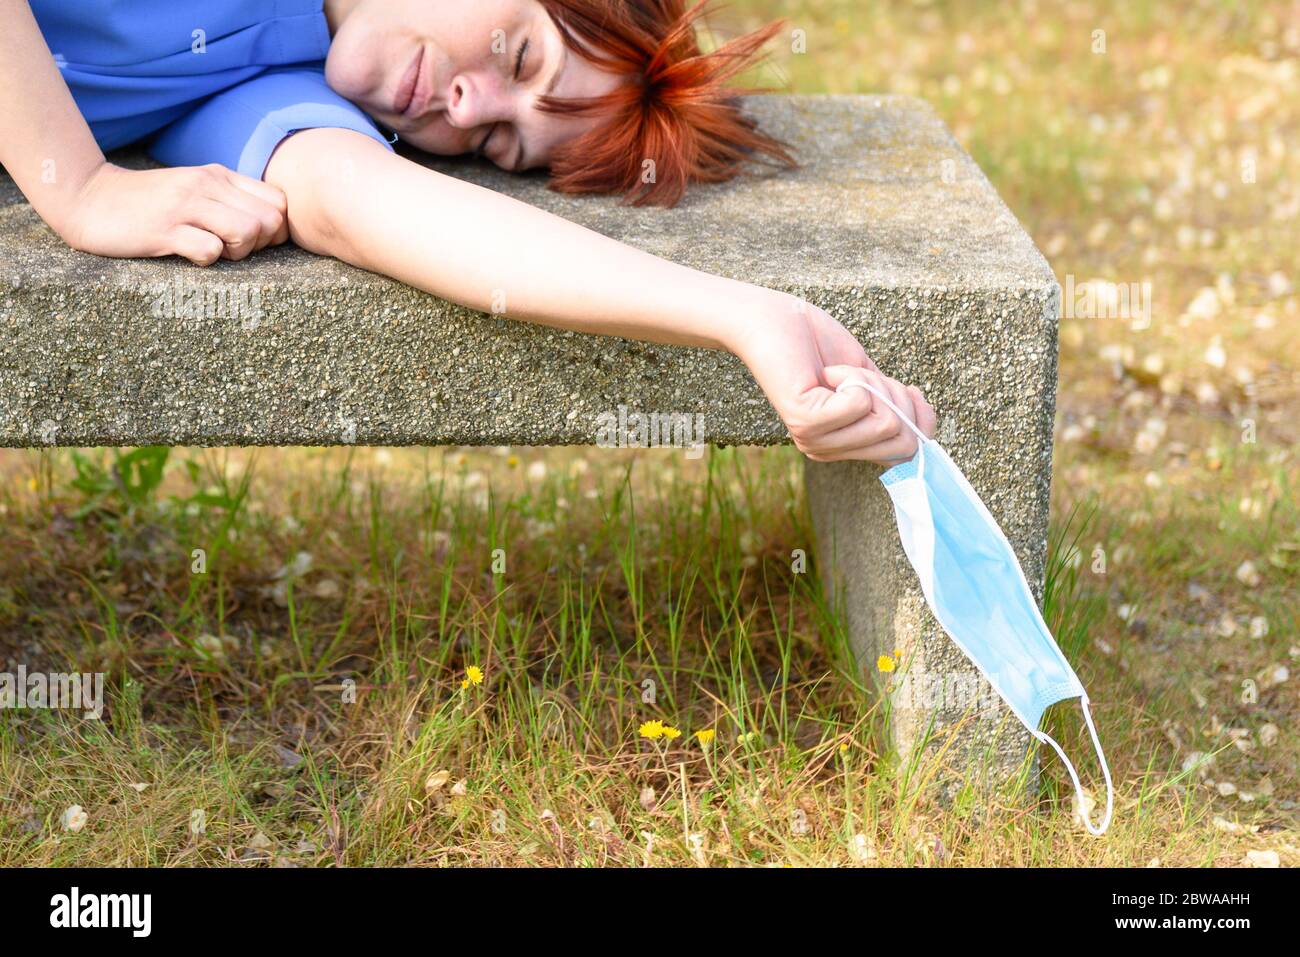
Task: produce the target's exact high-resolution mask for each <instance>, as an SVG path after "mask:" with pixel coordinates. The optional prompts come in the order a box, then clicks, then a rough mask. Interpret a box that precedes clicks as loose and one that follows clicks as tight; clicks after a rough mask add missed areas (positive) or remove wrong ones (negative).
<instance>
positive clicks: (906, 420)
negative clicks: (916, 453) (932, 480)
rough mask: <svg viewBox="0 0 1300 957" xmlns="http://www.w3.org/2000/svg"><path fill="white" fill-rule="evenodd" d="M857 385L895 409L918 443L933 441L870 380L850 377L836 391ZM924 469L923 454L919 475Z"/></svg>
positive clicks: (920, 460) (919, 462)
mask: <svg viewBox="0 0 1300 957" xmlns="http://www.w3.org/2000/svg"><path fill="white" fill-rule="evenodd" d="M855 386H856V387H857V388H859V389H866V390H867V391H868V392H870V393H872V394H874V395H875V396H876V397H877V398H879V399H880V401H882V402H884V403H885V405H887V406H889V408H890V409H892V410H893V412H894V414H895V415H896V416H898V419H899V421H900V422H902V423H903V424H904V425H906V426H907V427H908V428H909V429H911V430H912V431H913V432H915V433H916V440H917V442H918V443H920V445H925V444H927V443H928V442H930V441H932V440H931V439H930V437H929V436H927V435H926V434H925V433H924V432H922V431H921V430H920V429H918V428H917V427H916V423H915V422H913V421H912V420H911V419H909V418H908V417H907V416H905V415H904V414H903V410H902V409H900V408H899V407H898V406H896V405H894V403H893V402H891V401H890V400H889V396H887V395H885V393H883V392H881V391H880V390H879V389H877V388H876V387H875V386H874V385H871V384H870V383H869V382H863V381H862V380H861V379H849V380H847V381H845V382H841V383H840V384H839V386H838V387H837V388H836V390H835V391H836V392H843V391H844V390H845V389H851V388H853V387H855ZM918 447H919V446H918ZM924 471H925V456H924V455H922V456H921V457H920V458H919V459H918V460H917V474H918V475H921V474H924Z"/></svg>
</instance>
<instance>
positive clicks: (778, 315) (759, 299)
mask: <svg viewBox="0 0 1300 957" xmlns="http://www.w3.org/2000/svg"><path fill="white" fill-rule="evenodd" d="M735 285H736V286H738V287H740V288H739V289H736V290H733V291H732V293H731V295H730V296H729V301H728V305H727V307H726V308H724V309H723V310H722V314H723V315H724V317H725V318H724V320H723V324H722V327H721V329H720V330H719V338H720V340H721V343H722V344H721V345H720V346H719V348H722V349H725V350H726V351H727V352H730V353H732V354H733V355H735V356H737V357H739V358H740V359H741V360H742V361H744V362H745V363H746V364H748V362H749V359H748V358H747V356H748V354H749V353H750V352H751V351H752V349H753V347H754V346H755V345H756V344H757V343H758V341H759V340H760V339H761V338H762V333H763V332H764V331H765V330H769V329H772V328H775V327H780V326H784V325H786V324H787V323H790V322H794V321H797V320H798V319H799V315H800V306H801V304H802V300H801V299H799V298H798V297H797V296H793V295H791V294H789V293H786V292H780V291H778V290H775V289H768V288H766V287H764V286H754V285H751V284H749V283H736V284H735Z"/></svg>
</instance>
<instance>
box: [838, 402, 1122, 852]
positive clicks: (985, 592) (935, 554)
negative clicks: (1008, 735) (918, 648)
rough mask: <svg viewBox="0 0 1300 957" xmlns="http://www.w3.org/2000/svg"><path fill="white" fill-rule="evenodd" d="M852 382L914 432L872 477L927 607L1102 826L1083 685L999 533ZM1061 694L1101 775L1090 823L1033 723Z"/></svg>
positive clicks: (952, 475)
mask: <svg viewBox="0 0 1300 957" xmlns="http://www.w3.org/2000/svg"><path fill="white" fill-rule="evenodd" d="M853 386H857V387H858V388H862V389H866V390H867V391H869V392H871V393H873V394H874V395H875V396H876V397H878V398H879V399H881V400H882V401H883V402H884V403H885V405H887V406H888V407H889V408H891V409H893V411H894V413H895V414H897V415H898V417H899V419H900V420H901V421H903V422H904V423H906V425H907V426H908V427H909V428H911V429H912V431H913V432H915V433H916V435H917V439H918V442H919V447H918V449H917V452H916V455H914V456H913V457H912V458H911V459H909V460H908V461H906V462H903V463H902V464H901V465H896V466H894V467H893V468H891V469H889V470H888V471H886V472H885V473H884V474H883V475H881V476H880V481H881V482H882V483H883V484H884V486H885V490H886V491H887V492H888V493H889V497H890V500H891V501H892V502H893V503H894V515H895V517H896V518H897V519H898V532H899V537H900V538H901V539H902V541H903V551H904V552H906V553H907V558H908V560H909V561H910V562H911V563H912V567H913V568H914V569H915V570H916V574H917V577H918V578H920V580H921V591H922V592H923V593H924V594H925V600H926V602H927V603H928V604H929V606H930V610H931V611H933V612H934V617H935V618H937V619H938V621H939V624H941V625H942V626H943V629H944V631H946V632H947V633H948V637H950V638H951V639H952V640H953V641H954V642H956V644H957V647H958V648H960V649H961V650H962V651H963V652H965V654H966V657H967V658H969V659H970V660H971V661H972V662H973V663H974V664H975V667H976V668H978V669H979V670H980V672H981V673H982V674H983V675H984V677H985V678H987V679H988V681H989V684H991V685H992V686H993V690H994V691H996V692H997V693H998V695H999V696H1001V698H1002V700H1003V701H1005V702H1006V703H1007V706H1008V707H1009V708H1010V709H1011V710H1012V712H1013V713H1014V714H1015V716H1016V717H1017V718H1019V719H1020V721H1021V722H1022V723H1023V724H1024V725H1025V727H1026V728H1028V729H1029V730H1030V732H1031V733H1032V734H1033V735H1034V737H1036V738H1038V739H1039V740H1040V741H1045V742H1046V743H1048V744H1050V745H1051V746H1052V748H1053V749H1054V750H1055V751H1056V753H1057V754H1058V755H1060V757H1061V760H1062V761H1063V762H1065V767H1066V769H1067V770H1068V771H1069V772H1070V780H1071V781H1072V782H1073V783H1074V789H1075V792H1076V793H1077V794H1078V795H1079V811H1080V814H1081V815H1082V816H1083V821H1084V824H1085V825H1086V826H1087V828H1088V830H1089V831H1090V832H1091V833H1093V834H1096V835H1101V834H1103V833H1105V831H1106V828H1107V827H1108V826H1109V825H1110V815H1111V808H1112V805H1113V802H1114V795H1113V791H1112V787H1111V780H1110V768H1108V767H1107V766H1106V756H1105V755H1104V754H1103V753H1102V750H1101V742H1100V741H1098V740H1097V729H1096V728H1095V727H1094V726H1093V723H1092V713H1091V712H1090V711H1089V709H1088V693H1087V692H1086V691H1085V690H1084V687H1083V685H1082V684H1081V683H1080V681H1079V677H1078V675H1076V674H1075V673H1074V669H1072V668H1071V667H1070V665H1069V662H1067V661H1066V660H1065V656H1064V655H1063V654H1061V649H1060V648H1058V647H1057V645H1056V642H1055V641H1054V640H1053V639H1052V634H1051V632H1050V631H1048V630H1047V624H1046V622H1044V621H1043V616H1042V614H1041V613H1040V612H1039V610H1038V605H1037V604H1036V603H1035V601H1034V596H1033V593H1032V592H1031V591H1030V590H1029V583H1028V582H1027V581H1026V580H1025V575H1024V572H1023V571H1021V569H1020V563H1019V562H1018V561H1017V560H1016V554H1015V552H1014V551H1013V550H1012V548H1011V544H1010V543H1009V542H1008V541H1007V537H1006V535H1004V534H1003V533H1002V529H1001V528H999V527H998V523H997V522H995V521H994V520H993V516H992V515H990V514H989V510H988V508H987V507H985V505H984V503H983V502H982V501H981V500H980V497H979V496H978V495H976V494H975V490H974V489H973V488H971V486H970V483H969V482H968V481H966V476H964V475H962V473H961V469H959V468H957V466H956V465H954V464H953V462H952V459H950V458H949V457H948V453H947V452H945V451H944V449H943V447H942V446H940V445H939V443H938V442H936V441H934V440H933V439H929V438H926V436H925V435H924V434H923V433H922V432H921V430H920V429H918V428H917V427H916V425H915V424H913V423H912V422H910V421H909V420H908V419H907V417H906V416H905V415H903V413H902V412H901V411H899V409H898V407H897V406H895V405H894V403H893V402H891V401H890V400H889V398H888V397H887V396H885V395H882V394H881V392H880V391H879V390H878V389H876V388H874V387H873V386H871V385H868V384H867V383H865V382H859V381H849V382H845V383H842V384H841V385H840V388H839V391H843V390H844V389H846V388H850V387H853ZM1066 698H1078V699H1079V700H1080V704H1081V705H1082V707H1083V717H1084V720H1085V722H1086V723H1087V725H1088V732H1089V733H1090V734H1091V735H1092V743H1093V747H1094V748H1096V750H1097V758H1098V760H1099V761H1100V762H1101V769H1102V773H1103V774H1104V775H1105V778H1106V813H1105V815H1104V816H1103V818H1102V822H1101V826H1100V827H1098V828H1094V827H1093V826H1092V821H1091V819H1090V818H1089V815H1088V806H1087V804H1086V803H1085V801H1084V797H1083V788H1082V787H1081V786H1080V784H1079V776H1078V774H1077V773H1076V772H1075V769H1074V765H1073V764H1071V763H1070V759H1069V758H1067V757H1066V756H1065V752H1064V751H1063V750H1062V749H1061V746H1060V745H1059V744H1057V743H1056V741H1055V740H1053V738H1052V737H1051V736H1050V735H1048V734H1046V733H1044V732H1042V731H1039V730H1038V722H1039V721H1040V720H1041V719H1042V716H1043V712H1044V711H1045V710H1047V708H1048V706H1049V705H1052V704H1055V703H1056V702H1057V701H1063V700H1065V699H1066Z"/></svg>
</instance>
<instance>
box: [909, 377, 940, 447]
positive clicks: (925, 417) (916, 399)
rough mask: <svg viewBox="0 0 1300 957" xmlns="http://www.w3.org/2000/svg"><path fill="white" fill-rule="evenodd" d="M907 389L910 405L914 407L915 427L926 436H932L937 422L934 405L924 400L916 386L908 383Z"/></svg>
mask: <svg viewBox="0 0 1300 957" xmlns="http://www.w3.org/2000/svg"><path fill="white" fill-rule="evenodd" d="M907 390H908V392H910V393H911V394H912V407H913V408H914V409H916V427H917V428H918V429H920V430H921V431H922V432H924V433H925V435H926V438H931V439H932V438H934V430H935V429H936V428H937V427H938V424H939V419H938V417H937V416H936V415H935V414H934V406H932V405H930V403H929V402H926V401H925V396H923V395H921V390H920V389H918V388H917V387H916V386H914V385H909V386H908V387H907Z"/></svg>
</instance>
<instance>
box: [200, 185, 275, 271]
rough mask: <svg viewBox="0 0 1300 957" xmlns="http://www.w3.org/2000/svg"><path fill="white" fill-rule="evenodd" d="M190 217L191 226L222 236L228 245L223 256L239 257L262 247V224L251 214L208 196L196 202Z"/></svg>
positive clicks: (237, 258)
mask: <svg viewBox="0 0 1300 957" xmlns="http://www.w3.org/2000/svg"><path fill="white" fill-rule="evenodd" d="M191 216H192V218H191V220H190V225H191V226H197V227H198V228H199V229H205V230H207V231H208V232H210V233H214V234H216V235H217V236H220V237H221V241H222V243H223V244H224V245H225V249H223V250H222V253H221V255H222V258H224V259H231V260H240V259H243V258H244V257H246V256H248V255H249V254H250V253H252V252H253V251H254V250H256V249H258V248H259V247H258V243H259V242H260V241H261V238H262V223H261V221H260V220H259V219H258V218H257V217H256V216H254V215H252V214H251V213H246V212H244V211H243V210H242V209H239V208H238V207H236V206H231V205H228V204H226V203H223V202H219V201H217V200H213V199H205V200H199V201H197V202H195V204H194V206H193V209H192V212H191Z"/></svg>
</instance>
